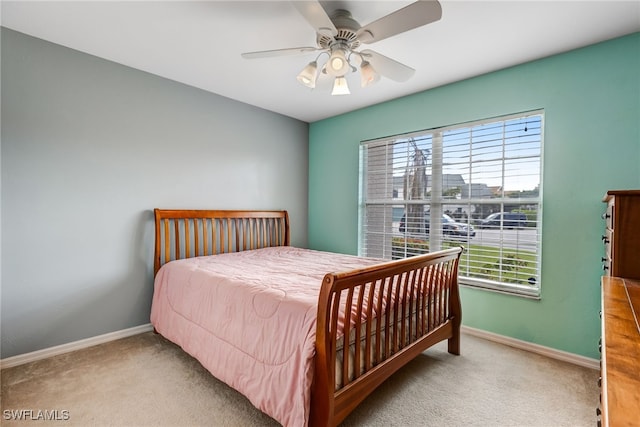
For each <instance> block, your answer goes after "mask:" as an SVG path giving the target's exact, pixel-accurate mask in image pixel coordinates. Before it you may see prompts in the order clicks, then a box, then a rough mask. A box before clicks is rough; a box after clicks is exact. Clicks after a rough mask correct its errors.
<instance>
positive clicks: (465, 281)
mask: <svg viewBox="0 0 640 427" xmlns="http://www.w3.org/2000/svg"><path fill="white" fill-rule="evenodd" d="M459 282H460V286H463V287H466V288H473V289H482V290H486V291H491V292H497V293H501V294H506V295H512V296H517V297H523V298H529V299H533V300H537V301H540V300H541V299H542V298H541V296H540V288H537V287H536V288H532V287H529V286H519V285H500V284H497V283H493V282H488V281H484V280H479V279H472V278H469V277H460V279H459Z"/></svg>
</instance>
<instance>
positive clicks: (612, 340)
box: [597, 190, 640, 427]
mask: <svg viewBox="0 0 640 427" xmlns="http://www.w3.org/2000/svg"><path fill="white" fill-rule="evenodd" d="M603 201H604V202H605V203H606V204H607V210H606V212H605V213H604V215H603V218H604V219H605V223H606V225H605V234H604V235H603V236H602V242H603V243H604V246H605V250H604V256H603V258H602V262H603V266H602V268H603V271H604V276H603V277H602V281H601V282H602V283H601V285H602V311H601V316H602V338H601V343H600V351H601V352H602V355H601V378H600V387H601V389H600V407H599V408H598V411H597V413H598V425H603V426H611V427H618V426H640V190H618V191H608V192H607V194H605V196H604V200H603Z"/></svg>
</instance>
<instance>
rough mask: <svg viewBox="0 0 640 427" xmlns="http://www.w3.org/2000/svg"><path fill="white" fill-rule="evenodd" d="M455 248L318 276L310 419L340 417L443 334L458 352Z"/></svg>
mask: <svg viewBox="0 0 640 427" xmlns="http://www.w3.org/2000/svg"><path fill="white" fill-rule="evenodd" d="M462 251H463V248H462V247H459V248H453V249H448V250H444V251H439V252H434V253H430V254H425V255H421V256H416V257H413V258H408V259H403V260H399V261H391V262H387V263H384V264H380V265H376V266H372V267H369V268H364V269H360V270H354V271H351V272H345V273H333V274H327V275H326V276H325V278H324V280H323V283H322V289H321V292H320V300H319V305H318V326H317V332H316V365H315V376H314V383H313V388H312V392H311V393H312V407H311V416H310V420H309V421H310V424H311V425H315V426H327V425H332V426H333V425H337V424H339V423H340V422H341V421H342V420H343V419H344V418H345V417H346V416H347V415H348V414H349V413H350V412H351V411H352V410H353V409H354V408H355V407H356V406H357V405H358V404H359V403H360V402H362V401H363V400H364V399H365V398H366V397H367V395H369V394H370V393H371V392H372V391H373V390H374V389H375V388H376V387H377V386H379V385H380V384H381V383H382V382H383V381H384V380H385V379H387V378H388V377H389V376H390V375H392V374H393V373H394V372H396V371H397V370H398V369H400V368H401V367H402V366H404V365H405V364H406V363H408V362H409V361H410V360H412V359H413V358H415V357H416V356H417V355H418V354H420V353H421V352H423V351H424V350H425V349H427V348H428V347H430V346H432V345H433V344H435V343H437V342H440V341H443V340H448V341H449V342H448V351H449V352H450V353H453V354H459V353H460V324H461V316H462V310H461V304H460V297H459V293H458V263H459V259H460V255H461V253H462ZM336 373H337V374H336Z"/></svg>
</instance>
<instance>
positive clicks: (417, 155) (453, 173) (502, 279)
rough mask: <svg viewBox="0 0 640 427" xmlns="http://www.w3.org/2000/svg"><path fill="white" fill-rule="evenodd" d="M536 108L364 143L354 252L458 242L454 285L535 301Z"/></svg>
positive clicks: (389, 254)
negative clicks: (459, 250) (461, 249)
mask: <svg viewBox="0 0 640 427" xmlns="http://www.w3.org/2000/svg"><path fill="white" fill-rule="evenodd" d="M543 119H544V117H543V112H542V111H533V112H528V113H522V114H517V115H510V116H504V117H498V118H493V119H488V120H483V121H478V122H472V123H464V124H460V125H455V126H446V127H442V128H437V129H430V130H425V131H421V132H413V133H410V134H405V135H397V136H393V137H388V138H381V139H376V140H370V141H364V142H362V143H361V147H360V149H361V156H360V157H361V166H360V201H361V209H360V212H361V213H360V245H359V247H360V250H359V251H360V254H361V255H363V256H371V257H379V258H386V259H398V258H406V257H409V256H413V255H417V254H421V253H425V252H430V251H431V252H432V251H436V250H440V249H445V248H448V247H452V246H460V245H462V246H464V247H465V251H464V253H463V256H462V258H461V262H460V282H461V283H462V284H465V285H470V286H477V287H482V288H488V289H493V290H497V291H502V292H508V293H516V294H521V295H524V296H529V297H534V298H537V297H539V296H540V259H541V230H542V225H541V218H542V210H541V209H542V198H541V186H540V184H541V182H542V180H541V178H542V147H543Z"/></svg>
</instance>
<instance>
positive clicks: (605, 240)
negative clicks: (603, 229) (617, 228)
mask: <svg viewBox="0 0 640 427" xmlns="http://www.w3.org/2000/svg"><path fill="white" fill-rule="evenodd" d="M602 243H604V244H605V245H606V244H608V243H609V239H607V236H602Z"/></svg>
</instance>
